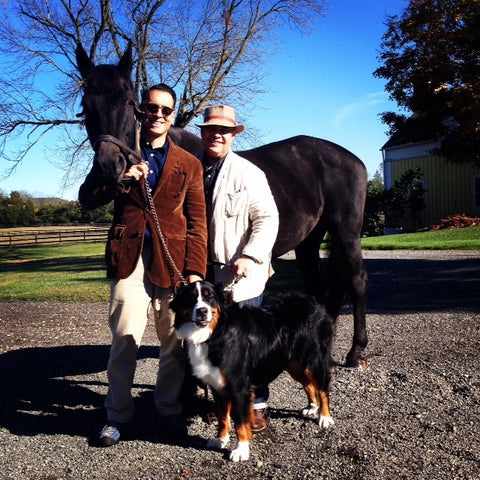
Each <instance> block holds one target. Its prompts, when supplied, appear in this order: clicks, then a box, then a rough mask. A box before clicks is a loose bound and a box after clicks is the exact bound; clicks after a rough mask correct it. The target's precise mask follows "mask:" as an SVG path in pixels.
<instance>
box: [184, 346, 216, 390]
mask: <svg viewBox="0 0 480 480" xmlns="http://www.w3.org/2000/svg"><path fill="white" fill-rule="evenodd" d="M188 356H189V357H190V362H191V364H192V369H193V374H194V375H195V376H196V377H197V378H199V379H200V380H202V381H203V382H205V383H206V384H208V385H210V386H211V387H212V388H213V389H215V390H216V391H217V392H221V391H222V390H223V389H224V388H225V379H224V377H223V375H222V374H221V372H220V369H219V368H218V367H215V366H213V365H212V362H211V361H210V359H209V358H208V343H198V344H195V343H190V342H188Z"/></svg>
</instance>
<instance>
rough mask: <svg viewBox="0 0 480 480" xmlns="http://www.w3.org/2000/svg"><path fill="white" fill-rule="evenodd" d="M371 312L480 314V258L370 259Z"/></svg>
mask: <svg viewBox="0 0 480 480" xmlns="http://www.w3.org/2000/svg"><path fill="white" fill-rule="evenodd" d="M365 266H366V269H367V272H368V279H369V285H368V299H367V313H403V312H435V311H445V310H454V309H460V310H462V311H471V312H479V311H480V304H479V301H478V299H479V298H480V258H474V257H469V258H468V259H461V260H458V259H452V260H438V261H435V260H421V259H402V260H400V259H389V260H385V259H367V260H365Z"/></svg>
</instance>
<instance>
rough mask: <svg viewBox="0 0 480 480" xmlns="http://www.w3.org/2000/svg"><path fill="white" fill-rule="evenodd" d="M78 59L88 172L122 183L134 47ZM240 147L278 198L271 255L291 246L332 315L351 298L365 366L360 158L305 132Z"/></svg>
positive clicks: (191, 146)
mask: <svg viewBox="0 0 480 480" xmlns="http://www.w3.org/2000/svg"><path fill="white" fill-rule="evenodd" d="M76 57H77V66H78V70H79V72H80V74H81V76H82V79H83V89H84V96H83V99H82V107H83V114H84V116H85V126H86V129H87V133H88V136H89V139H90V142H91V144H92V146H93V148H94V150H95V157H94V160H93V166H92V170H93V171H94V172H96V174H97V175H98V176H99V177H100V178H102V179H103V181H104V182H105V183H113V184H117V183H120V182H121V180H122V177H123V174H124V172H125V169H126V168H127V166H128V165H129V162H130V161H131V160H132V159H131V154H132V152H131V150H132V149H135V131H136V126H138V123H136V119H137V118H139V116H141V112H140V111H139V109H138V106H137V98H136V95H135V91H134V88H133V85H132V83H131V80H130V77H131V73H132V52H131V48H130V46H129V47H128V48H127V50H126V51H125V53H124V55H123V57H122V58H121V60H120V62H119V63H118V65H98V66H95V65H94V64H93V63H92V62H91V61H90V59H89V58H88V56H87V54H86V53H85V51H84V49H83V48H82V47H81V46H80V45H79V46H78V47H77V51H76ZM169 134H170V137H171V138H172V140H173V141H174V142H175V143H176V144H177V145H179V146H181V147H183V148H185V149H186V150H188V151H190V152H191V153H193V154H199V153H201V151H202V145H201V141H200V139H199V138H198V137H197V136H195V135H193V134H192V133H189V132H187V131H186V130H183V129H179V128H172V129H171V131H170V133H169ZM102 135H103V137H101V136H102ZM105 135H108V136H109V137H105ZM112 137H115V138H114V139H113V141H112ZM238 153H239V154H240V155H241V156H242V157H245V158H247V159H248V160H250V161H251V162H252V163H254V164H255V165H257V166H258V167H259V168H261V169H262V170H263V171H264V172H265V174H266V176H267V179H268V182H269V184H270V187H271V189H272V193H273V196H274V197H275V201H276V203H277V207H278V210H279V213H280V227H279V232H278V236H277V239H276V242H275V245H274V248H273V255H274V256H275V257H278V256H280V255H283V254H285V253H286V252H288V251H291V250H295V254H296V258H297V261H298V265H299V268H300V270H301V272H302V275H303V277H304V279H305V287H306V289H307V291H308V292H309V293H310V294H313V295H315V296H316V297H317V299H318V300H319V301H320V302H321V303H323V304H325V306H326V309H327V311H328V312H329V313H330V315H332V316H333V317H334V318H337V317H338V315H339V313H340V309H341V308H342V305H343V303H344V299H345V295H349V296H350V297H351V300H352V305H353V317H354V334H353V344H352V348H351V350H350V352H349V353H348V355H347V358H346V365H347V366H350V367H357V366H364V361H363V360H362V352H363V350H364V348H365V347H366V345H367V341H368V339H367V332H366V320H365V316H366V287H367V274H366V271H365V267H364V263H363V258H362V251H361V245H360V236H361V229H362V224H363V213H364V205H365V197H366V190H367V173H366V169H365V166H364V164H363V163H362V162H361V161H360V160H359V159H358V158H357V157H356V156H355V155H353V154H352V153H350V152H349V151H347V150H345V149H344V148H342V147H341V146H339V145H336V144H334V143H331V142H328V141H326V140H321V139H318V138H313V137H307V136H298V137H293V138H289V139H286V140H282V141H280V142H275V143H270V144H268V145H264V146H262V147H259V148H254V149H251V150H245V151H242V152H238ZM327 233H328V237H329V249H330V252H329V258H328V261H327V262H326V268H324V266H325V265H324V262H323V261H320V258H319V249H320V243H321V241H322V240H323V238H324V237H325V235H326V234H327Z"/></svg>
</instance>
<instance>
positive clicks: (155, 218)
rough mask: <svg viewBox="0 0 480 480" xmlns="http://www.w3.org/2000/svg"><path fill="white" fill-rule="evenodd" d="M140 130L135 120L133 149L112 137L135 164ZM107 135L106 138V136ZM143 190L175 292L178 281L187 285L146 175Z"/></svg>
mask: <svg viewBox="0 0 480 480" xmlns="http://www.w3.org/2000/svg"><path fill="white" fill-rule="evenodd" d="M140 130H141V122H140V121H139V120H136V128H135V151H133V150H131V149H130V148H128V147H126V145H124V144H122V143H121V142H119V141H118V140H117V139H116V138H115V137H112V138H113V140H115V141H114V143H116V144H117V145H118V144H120V146H121V147H122V148H124V149H126V150H127V151H129V152H130V154H129V159H130V161H131V162H132V163H134V164H136V163H139V162H141V161H142V156H141V154H140ZM103 137H105V138H103V140H107V141H113V140H112V138H110V137H109V136H107V135H104V136H103ZM107 137H108V138H107ZM145 191H146V194H147V200H148V206H149V208H150V210H151V212H152V217H153V221H154V223H155V228H156V229H157V233H158V237H159V238H160V244H161V247H162V252H163V255H164V257H165V260H166V263H167V268H168V273H169V275H170V281H171V283H172V287H173V289H174V291H175V292H176V290H177V286H178V283H182V284H183V285H187V281H186V280H185V278H184V276H183V275H182V273H181V272H180V270H179V269H178V267H177V265H176V264H175V262H174V260H173V257H172V255H171V253H170V250H169V249H168V246H167V241H166V239H165V236H164V235H163V232H162V229H161V227H160V222H159V220H158V215H157V211H156V210H155V205H154V203H153V197H152V193H151V190H150V185H149V183H148V177H145ZM175 275H177V277H178V278H179V282H177V283H175Z"/></svg>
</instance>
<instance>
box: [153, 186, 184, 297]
mask: <svg viewBox="0 0 480 480" xmlns="http://www.w3.org/2000/svg"><path fill="white" fill-rule="evenodd" d="M145 190H146V192H147V199H148V206H149V207H150V210H151V212H152V217H153V221H154V223H155V227H156V229H157V233H158V236H159V238H160V244H161V246H162V251H163V254H164V256H165V260H166V261H167V268H168V273H169V274H170V280H171V282H172V286H173V287H174V291H176V290H177V285H178V283H182V284H183V285H187V281H186V280H185V277H184V276H183V275H182V273H181V272H180V270H179V269H178V267H177V265H176V264H175V262H174V260H173V258H172V254H171V253H170V250H169V249H168V246H167V241H166V239H165V236H164V235H163V232H162V229H161V228H160V222H159V220H158V215H157V211H156V210H155V205H154V204H153V197H152V193H151V191H150V185H149V183H148V178H147V177H145ZM175 275H177V277H178V278H179V282H177V283H175V282H174V280H175Z"/></svg>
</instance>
